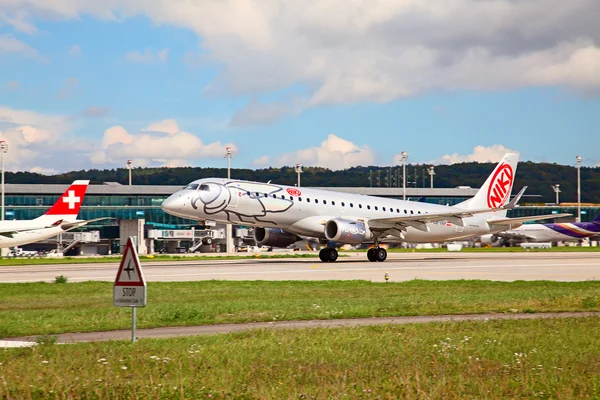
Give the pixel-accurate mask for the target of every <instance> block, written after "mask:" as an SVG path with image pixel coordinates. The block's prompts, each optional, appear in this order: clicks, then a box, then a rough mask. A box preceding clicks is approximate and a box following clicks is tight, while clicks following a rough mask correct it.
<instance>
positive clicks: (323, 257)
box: [319, 249, 329, 262]
mask: <svg viewBox="0 0 600 400" xmlns="http://www.w3.org/2000/svg"><path fill="white" fill-rule="evenodd" d="M325 250H327V249H321V250H320V251H319V258H320V259H321V261H323V262H327V261H329V260H327V259H326V258H325V257H326V255H325Z"/></svg>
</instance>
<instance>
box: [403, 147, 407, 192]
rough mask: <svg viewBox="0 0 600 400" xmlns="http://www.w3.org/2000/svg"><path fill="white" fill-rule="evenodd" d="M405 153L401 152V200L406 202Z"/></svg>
mask: <svg viewBox="0 0 600 400" xmlns="http://www.w3.org/2000/svg"><path fill="white" fill-rule="evenodd" d="M406 158H407V155H406V152H405V151H403V152H402V200H406Z"/></svg>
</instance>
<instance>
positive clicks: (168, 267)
mask: <svg viewBox="0 0 600 400" xmlns="http://www.w3.org/2000/svg"><path fill="white" fill-rule="evenodd" d="M117 268H118V262H113V263H102V264H59V265H56V264H55V265H31V266H25V265H23V266H4V267H0V282H38V281H45V282H52V281H54V279H55V277H56V276H57V275H64V276H66V277H67V278H68V279H69V281H70V282H81V281H89V280H94V281H114V279H115V275H116V273H117ZM142 268H143V270H144V275H145V278H146V281H147V282H159V281H161V282H168V281H197V280H211V279H218V280H273V281H280V280H353V279H360V280H368V281H373V282H376V281H379V282H381V281H384V275H385V273H388V275H389V279H390V281H406V280H411V279H430V280H450V279H486V280H497V281H515V280H554V281H585V280H596V279H599V278H600V253H596V252H564V253H562V252H530V253H525V252H519V253H499V252H489V253H483V252H482V253H467V252H459V253H450V252H449V253H389V257H388V259H387V261H385V262H382V263H379V262H375V263H372V262H368V261H367V259H366V254H365V253H347V254H345V257H340V258H339V259H338V261H336V262H335V263H322V262H320V261H319V259H318V258H317V256H316V254H315V258H314V259H313V258H304V259H300V258H295V259H294V258H291V259H260V258H258V259H250V260H246V259H242V260H201V261H197V260H195V261H168V262H162V261H161V262H144V263H142Z"/></svg>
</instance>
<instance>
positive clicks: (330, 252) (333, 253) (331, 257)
mask: <svg viewBox="0 0 600 400" xmlns="http://www.w3.org/2000/svg"><path fill="white" fill-rule="evenodd" d="M325 254H326V257H327V261H329V262H334V261H335V260H337V259H338V251H337V250H336V249H334V248H329V249H327V251H326V252H325Z"/></svg>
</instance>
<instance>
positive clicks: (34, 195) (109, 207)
mask: <svg viewBox="0 0 600 400" xmlns="http://www.w3.org/2000/svg"><path fill="white" fill-rule="evenodd" d="M68 187H69V185H59V184H56V185H55V184H44V185H36V184H32V185H30V184H6V185H5V197H4V198H5V219H7V220H11V219H22V220H25V219H33V218H36V217H38V216H40V215H42V214H44V212H46V211H47V210H48V209H49V208H50V207H51V206H52V205H53V204H54V202H56V200H57V199H58V198H59V196H60V195H61V194H62V193H63V192H64V191H65V190H66V189H67V188H68ZM181 188H182V187H180V186H166V185H165V186H150V185H132V186H128V185H121V184H119V183H106V184H102V185H89V187H88V190H87V193H86V196H85V199H84V201H83V204H82V207H81V210H80V213H79V218H80V219H94V218H102V217H111V218H112V219H110V220H103V221H98V222H95V223H93V224H89V225H88V226H86V227H85V228H83V229H82V230H85V231H99V232H100V237H101V238H102V239H103V240H105V241H108V243H105V245H106V246H108V247H109V249H110V252H113V253H114V252H118V251H119V244H120V243H119V240H120V238H121V236H122V234H123V232H122V229H120V226H119V225H120V224H121V225H122V221H134V220H140V221H143V226H144V230H145V231H146V233H148V231H151V230H154V231H155V232H154V233H153V235H155V238H156V239H160V238H161V237H163V236H170V237H176V236H178V235H179V236H181V239H185V238H186V237H185V234H183V233H179V232H178V231H186V232H190V230H191V231H192V232H196V234H197V235H198V237H203V236H205V235H206V233H202V234H200V233H199V232H201V231H203V230H206V228H205V227H204V226H203V225H200V224H199V222H198V221H194V220H188V219H183V218H179V217H175V216H172V215H169V214H167V213H165V212H163V211H162V210H161V208H160V205H161V204H162V202H163V200H165V199H166V198H167V197H169V196H170V195H171V194H173V193H174V192H176V191H177V190H180V189H181ZM320 189H326V190H332V191H337V192H345V193H358V194H365V195H372V196H381V197H387V198H398V199H402V196H403V188H378V187H377V188H375V187H352V188H345V187H331V188H320ZM477 190H478V189H476V188H470V187H458V188H433V189H432V188H406V198H407V199H408V200H412V201H421V202H429V203H435V204H449V205H453V204H457V203H459V202H461V201H464V200H466V199H468V198H470V197H473V196H474V195H475V193H476V192H477ZM521 204H522V206H521V207H518V208H516V209H514V210H511V211H509V215H508V216H509V217H520V216H532V215H537V214H551V213H555V214H557V213H571V214H573V217H570V218H568V219H567V220H566V221H568V222H572V221H574V220H575V217H574V216H576V215H577V206H576V204H575V205H573V204H572V203H570V204H569V205H564V206H557V205H556V204H544V203H540V202H539V196H535V195H529V196H527V195H526V196H524V198H523V199H522V200H521ZM581 210H582V212H581V214H582V215H581V220H582V221H591V220H593V219H594V217H595V216H596V215H597V214H598V213H599V212H600V205H587V204H583V205H582V207H581ZM547 222H552V221H547ZM243 228H244V227H242V229H243ZM209 230H210V229H209ZM156 231H158V233H157V232H156ZM244 234H246V232H244V233H242V234H240V236H242V235H244ZM151 235H152V234H151ZM156 235H158V236H156ZM187 235H188V236H189V233H187ZM146 236H147V237H148V235H146ZM218 237H219V236H218V235H217V236H216V238H218Z"/></svg>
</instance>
